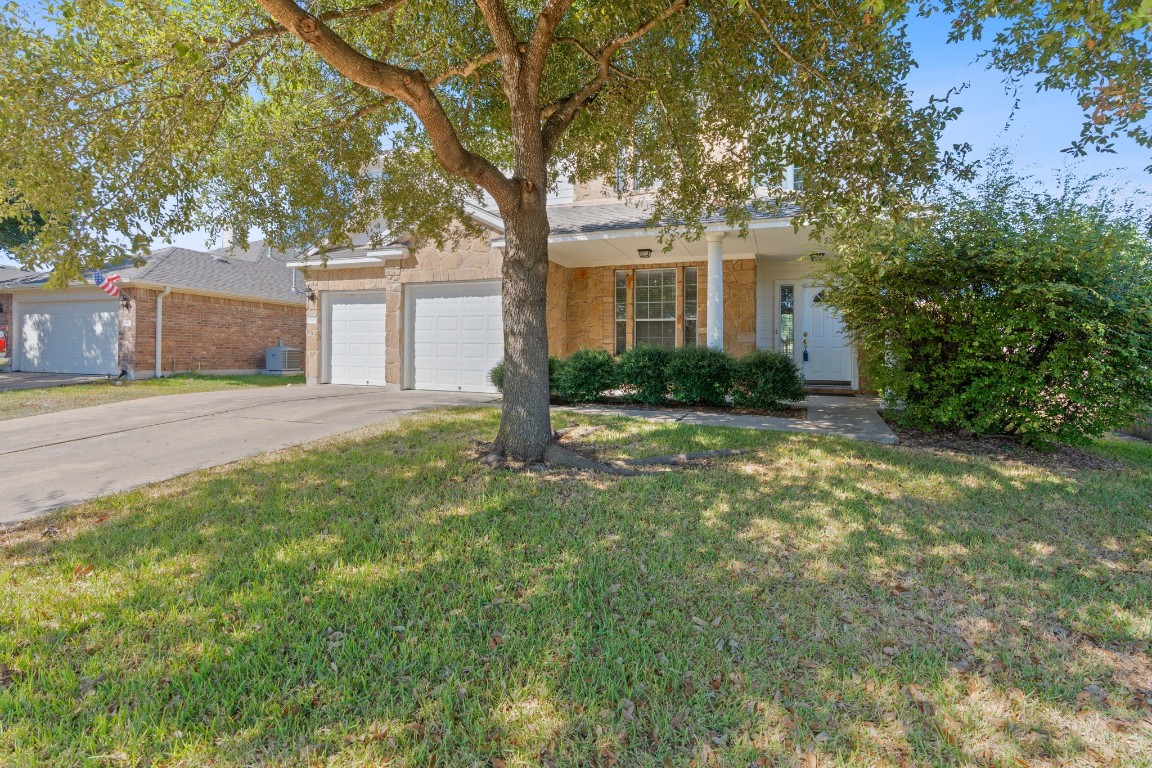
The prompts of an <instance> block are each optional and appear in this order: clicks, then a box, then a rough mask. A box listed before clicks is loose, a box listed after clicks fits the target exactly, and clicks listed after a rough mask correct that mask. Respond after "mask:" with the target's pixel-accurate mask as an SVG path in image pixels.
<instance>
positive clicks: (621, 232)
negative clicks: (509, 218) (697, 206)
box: [492, 219, 792, 248]
mask: <svg viewBox="0 0 1152 768" xmlns="http://www.w3.org/2000/svg"><path fill="white" fill-rule="evenodd" d="M791 226H792V220H791V219H758V220H756V221H750V222H748V229H749V231H751V230H754V229H779V228H781V227H791ZM656 231H657V230H656V228H653V227H644V228H637V229H610V230H606V231H603V232H578V233H576V234H571V235H552V236H551V237H549V238H548V242H549V243H583V242H589V241H593V240H616V239H617V238H625V237H645V236H648V237H650V236H652V235H653V234H655V232H656ZM733 231H735V230H734V229H733V228H732V227H730V226H728V225H727V224H709V225H708V226H706V227H704V232H705V233H708V232H733ZM505 242H506V241H505V240H504V238H497V239H493V240H492V247H493V248H503V247H504V245H505Z"/></svg>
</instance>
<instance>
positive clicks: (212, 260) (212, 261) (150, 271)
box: [0, 243, 304, 304]
mask: <svg viewBox="0 0 1152 768" xmlns="http://www.w3.org/2000/svg"><path fill="white" fill-rule="evenodd" d="M289 260H290V257H289V256H288V255H286V254H284V253H280V252H278V251H273V250H270V249H268V248H266V247H265V246H264V245H263V243H252V245H251V246H250V247H249V248H248V250H246V251H241V250H239V249H236V250H232V249H227V248H218V249H216V250H214V251H211V252H208V253H205V252H204V251H194V250H191V249H189V248H178V247H175V246H173V247H169V248H161V249H160V250H158V251H153V252H152V253H150V254H149V255H148V256H146V257H145V258H144V263H143V264H142V265H140V266H132V265H123V266H118V267H109V268H108V269H107V270H106V271H107V272H115V273H116V274H118V275H120V277H121V278H123V279H124V281H125V283H126V284H131V283H151V284H157V285H165V286H169V285H170V286H172V287H173V288H174V289H180V288H184V289H186V290H192V291H205V292H209V293H219V294H227V295H231V296H238V297H243V298H251V299H257V300H260V299H263V300H265V301H289V302H293V303H297V304H303V303H304V297H303V296H302V295H300V294H298V293H295V292H293V290H292V272H293V270H290V269H288V268H287V267H286V266H285V264H286V263H287V262H288V261H289ZM47 279H48V276H47V275H36V274H28V273H26V274H25V276H23V277H17V278H16V279H15V280H9V281H7V282H6V283H5V282H0V285H7V286H9V287H16V286H34V285H42V284H43V283H44V282H45V281H47Z"/></svg>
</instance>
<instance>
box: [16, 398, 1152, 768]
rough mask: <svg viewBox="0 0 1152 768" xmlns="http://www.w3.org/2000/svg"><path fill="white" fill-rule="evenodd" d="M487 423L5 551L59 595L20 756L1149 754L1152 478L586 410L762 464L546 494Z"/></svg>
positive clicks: (158, 501)
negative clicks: (488, 462) (499, 452)
mask: <svg viewBox="0 0 1152 768" xmlns="http://www.w3.org/2000/svg"><path fill="white" fill-rule="evenodd" d="M494 418H495V414H493V413H491V412H456V413H449V414H447V415H439V416H429V417H427V418H425V419H422V420H420V421H413V422H409V423H408V424H407V425H406V426H405V427H404V429H403V431H401V432H397V433H388V434H384V435H383V436H380V437H376V438H372V439H370V440H367V441H364V442H359V443H348V444H342V445H335V446H333V447H327V448H324V449H321V450H314V451H311V452H307V453H304V452H297V453H290V454H287V457H286V458H281V459H270V460H268V461H266V462H264V463H257V464H245V465H243V466H241V467H240V468H234V469H231V470H221V471H215V472H212V473H209V474H208V476H207V477H201V478H198V479H193V480H186V481H183V482H178V483H176V484H175V485H174V486H173V490H172V491H171V492H170V493H169V494H168V495H166V496H161V497H158V498H154V497H148V496H146V495H145V494H143V493H136V494H132V495H129V496H126V497H122V503H123V508H124V509H125V510H127V511H130V512H132V514H129V515H125V516H117V517H115V518H114V519H112V520H109V521H108V522H105V523H102V524H100V525H98V526H95V527H91V528H85V529H83V530H81V531H80V532H79V533H78V534H77V535H76V536H75V537H74V538H72V539H66V540H60V541H55V542H51V541H42V540H35V539H34V540H30V541H25V542H23V543H18V544H12V545H10V546H9V547H8V550H9V552H8V557H7V560H9V561H13V562H15V561H29V562H28V564H26V565H23V566H22V567H21V568H17V569H15V570H10V573H11V574H13V575H12V577H11V578H12V579H13V580H14V581H17V582H18V581H19V580H20V579H22V578H25V577H24V576H22V574H23V573H24V572H25V570H26V569H41V570H45V571H47V572H49V573H51V574H53V575H54V577H55V581H56V583H57V587H56V588H58V589H60V590H61V591H60V592H58V593H53V592H51V591H50V588H47V587H46V588H45V589H48V590H49V591H47V592H46V593H45V596H46V597H47V598H48V600H46V602H45V603H44V604H42V605H40V606H38V607H37V608H36V609H35V610H33V611H32V612H31V614H29V615H35V616H36V617H37V620H36V621H34V622H31V623H28V624H25V625H24V626H12V620H11V619H8V618H0V629H3V630H4V633H9V634H10V635H12V636H15V637H16V638H17V639H16V641H15V643H14V644H12V643H5V642H4V641H0V662H3V661H5V658H4V654H7V655H9V656H10V657H11V659H12V660H9V661H8V663H9V665H10V666H20V667H22V668H23V669H24V672H25V674H24V675H23V676H22V677H20V678H17V679H16V680H15V681H14V682H13V683H11V684H10V685H9V687H8V688H7V689H3V688H0V715H3V719H5V720H7V721H8V733H7V735H0V756H2V755H3V754H4V752H5V751H6V750H7V751H11V752H12V753H13V754H14V755H17V756H18V757H23V758H24V759H26V760H28V761H30V763H29V764H31V762H35V760H34V759H33V757H32V756H35V759H36V760H39V761H41V764H53V765H69V764H76V765H80V764H87V763H88V762H90V760H89V758H90V757H91V756H92V755H104V756H107V755H109V754H114V753H119V752H123V753H124V756H125V757H126V759H127V761H128V764H130V763H132V762H135V763H137V764H144V762H145V761H148V760H151V761H155V762H156V764H178V763H179V761H180V760H186V762H187V763H188V764H192V765H198V764H208V763H211V764H213V765H216V764H221V765H265V764H268V765H272V764H275V765H294V764H300V765H311V764H313V762H316V763H317V764H320V763H322V762H323V761H324V760H329V759H331V760H332V761H333V762H332V763H331V764H333V765H343V764H345V763H344V762H341V761H347V764H356V761H357V760H362V761H365V762H369V763H372V762H373V761H383V760H387V759H389V758H396V759H397V760H399V761H400V762H401V763H406V764H411V765H417V764H428V763H430V762H431V761H432V760H433V759H437V760H438V761H439V764H441V765H449V764H451V765H456V764H459V765H472V764H477V763H485V762H489V761H490V760H491V758H500V759H505V760H508V761H509V763H510V764H515V763H517V762H519V763H521V764H539V763H546V764H555V765H594V764H600V765H611V764H614V763H615V764H621V765H661V764H674V765H680V764H688V762H689V761H691V760H697V761H703V762H700V763H699V764H701V765H706V764H708V762H707V760H710V759H711V758H715V759H716V760H717V761H718V762H719V763H720V764H725V765H728V764H731V765H748V764H750V763H751V762H752V761H753V760H755V759H757V758H758V757H762V758H765V759H767V761H769V763H780V764H790V763H791V762H793V761H796V760H799V759H800V757H799V756H801V755H804V754H805V753H808V752H816V751H819V752H821V753H823V754H824V755H825V759H826V760H829V761H843V763H844V764H859V763H860V762H865V761H879V760H881V759H886V760H890V761H892V762H894V763H899V762H901V761H902V760H909V761H912V762H915V763H917V764H923V763H930V764H966V763H983V764H1001V763H1003V764H1018V763H1012V762H1011V761H1012V760H1014V759H1016V758H1020V759H1021V760H1025V761H1030V762H1031V764H1037V765H1039V764H1044V763H1047V762H1051V763H1055V761H1056V760H1057V759H1061V758H1062V759H1081V760H1086V761H1088V762H1094V761H1096V760H1097V757H1101V756H1103V755H1106V754H1107V753H1108V752H1109V751H1111V753H1112V754H1114V755H1116V756H1118V757H1119V758H1120V759H1121V761H1122V762H1123V760H1124V758H1125V756H1128V757H1131V758H1132V759H1134V760H1135V759H1137V757H1138V756H1139V755H1140V754H1141V751H1140V750H1143V749H1144V748H1145V747H1146V746H1147V745H1148V744H1149V743H1150V739H1149V733H1148V730H1147V729H1148V725H1147V724H1148V720H1147V719H1144V720H1141V719H1140V717H1141V712H1140V709H1139V708H1138V707H1135V706H1134V705H1133V703H1132V699H1133V696H1134V695H1137V694H1139V695H1142V696H1149V697H1152V689H1149V690H1145V689H1144V688H1142V687H1141V686H1144V685H1146V684H1147V685H1149V686H1150V687H1152V682H1150V681H1148V679H1147V674H1148V664H1147V656H1146V655H1145V654H1144V653H1143V650H1145V649H1146V646H1147V639H1148V634H1147V622H1148V607H1147V606H1148V605H1149V604H1150V603H1152V590H1150V587H1149V585H1148V582H1147V577H1146V574H1145V575H1141V574H1140V573H1139V564H1140V562H1141V560H1142V559H1143V560H1144V561H1145V562H1146V561H1147V558H1148V557H1149V534H1148V530H1147V527H1146V525H1143V527H1142V522H1141V520H1142V515H1143V521H1144V523H1146V516H1147V508H1146V506H1144V505H1145V504H1146V501H1145V499H1146V498H1147V494H1148V492H1149V489H1150V488H1152V478H1150V476H1149V475H1150V473H1149V472H1148V470H1147V469H1141V470H1132V471H1129V472H1125V473H1122V474H1116V475H1113V476H1110V478H1109V479H1108V480H1104V479H1102V478H1101V477H1100V476H1098V475H1095V474H1091V475H1088V474H1086V475H1084V476H1083V477H1082V478H1080V479H1074V478H1068V477H1062V476H1057V475H1051V474H1047V473H1044V472H1039V471H1035V470H1024V469H1021V468H1011V467H1002V466H995V465H992V464H988V463H984V462H980V461H964V460H949V459H942V458H936V457H922V456H918V455H915V454H909V453H906V452H901V451H898V450H893V449H889V448H885V447H882V446H873V445H866V444H860V443H850V442H847V441H828V440H823V439H820V438H810V437H799V436H784V435H778V434H767V433H755V434H746V433H739V435H733V434H731V433H720V434H719V435H718V434H717V433H716V432H712V431H708V430H701V429H695V430H693V429H683V428H680V429H677V428H675V427H670V426H664V425H662V426H651V425H649V426H644V427H640V426H636V424H635V423H634V422H623V421H621V420H603V419H600V420H594V419H582V421H599V422H602V423H607V424H608V425H609V427H608V429H607V430H605V433H606V436H604V437H601V438H600V439H601V440H602V441H604V444H605V445H607V444H608V442H609V441H611V440H613V439H622V438H623V437H624V436H623V435H622V433H621V431H622V430H626V429H632V430H641V431H646V433H645V434H644V435H642V436H641V437H640V438H636V439H635V442H636V445H641V444H644V445H647V446H650V447H652V448H653V451H654V452H662V451H665V450H687V449H691V448H694V447H699V448H710V447H715V442H716V441H717V440H727V441H728V442H729V443H731V442H733V441H734V442H736V443H738V444H742V445H748V446H759V447H760V448H761V449H762V451H761V453H760V454H759V456H757V457H756V458H749V459H748V460H747V461H746V460H745V458H746V457H740V458H738V459H736V460H735V461H733V462H731V463H727V464H719V465H717V467H716V468H714V469H708V470H700V471H687V472H671V473H665V474H660V475H657V476H651V477H642V478H630V479H607V478H600V477H572V476H569V475H544V476H527V475H524V474H512V473H499V472H497V473H493V472H489V471H486V470H482V469H480V468H479V467H477V466H476V465H473V464H470V463H468V462H465V461H463V460H461V459H460V455H461V453H462V451H463V450H464V449H465V448H466V447H467V444H468V443H467V439H468V438H469V437H471V436H473V435H476V434H484V433H486V432H488V431H489V430H490V429H491V428H492V426H493V420H494ZM566 418H567V417H566ZM625 424H628V426H627V427H625V426H624V425H625ZM1147 466H1148V465H1145V467H1147ZM725 470H727V471H725ZM3 564H5V563H4V561H3V560H0V565H3ZM86 564H90V565H92V566H93V567H94V568H95V572H94V574H93V575H92V576H91V577H89V578H88V579H87V580H84V579H81V580H79V581H76V582H67V583H66V584H65V585H64V586H63V587H59V586H58V584H59V580H60V578H61V577H63V578H64V579H65V580H67V579H68V578H69V574H71V573H72V572H73V569H74V568H75V567H78V566H82V565H86ZM49 581H52V579H49ZM54 596H55V597H54ZM0 617H2V614H0ZM5 625H7V626H5ZM4 633H0V634H4ZM14 662H15V663H14ZM100 675H105V676H106V678H104V679H101V678H99V676H100ZM81 678H88V679H89V680H98V682H97V684H96V685H95V691H94V692H93V693H92V694H91V695H89V696H82V695H78V694H77V690H78V688H80V687H83V686H87V685H88V684H87V683H84V682H83V681H82V680H81ZM1086 689H1087V690H1088V695H1087V696H1085V695H1084V692H1085V690H1086ZM67 713H70V714H67ZM1116 729H1120V730H1123V731H1125V732H1126V733H1127V736H1125V737H1118V736H1116V734H1115V731H1116ZM1124 738H1126V739H1128V741H1124V740H1123V739H1124ZM18 745H37V746H35V747H29V746H23V747H21V746H18ZM21 749H23V750H24V751H23V752H21V751H20V750H21ZM1125 750H1134V751H1131V752H1126V751H1125ZM1101 759H1103V757H1101ZM1140 759H1143V758H1140ZM165 761H167V762H165ZM113 762H115V761H113ZM825 764H830V763H825Z"/></svg>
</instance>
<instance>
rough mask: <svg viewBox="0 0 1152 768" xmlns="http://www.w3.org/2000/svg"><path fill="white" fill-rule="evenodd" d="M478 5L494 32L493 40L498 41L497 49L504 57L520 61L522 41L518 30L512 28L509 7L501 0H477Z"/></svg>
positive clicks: (489, 29)
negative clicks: (517, 35)
mask: <svg viewBox="0 0 1152 768" xmlns="http://www.w3.org/2000/svg"><path fill="white" fill-rule="evenodd" d="M476 7H478V8H479V9H480V13H481V14H482V15H483V16H484V22H485V23H486V24H487V25H488V31H489V32H491V33H492V40H493V41H494V42H495V43H496V50H498V51H500V54H501V55H502V56H504V57H511V58H512V59H515V60H516V61H517V62H519V61H520V41H519V40H517V39H516V31H515V30H514V29H512V22H511V21H509V19H508V9H506V8H505V7H504V3H503V2H501V0H476Z"/></svg>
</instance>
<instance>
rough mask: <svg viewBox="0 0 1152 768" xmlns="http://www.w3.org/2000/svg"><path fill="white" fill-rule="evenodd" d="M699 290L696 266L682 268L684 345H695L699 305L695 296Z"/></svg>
mask: <svg viewBox="0 0 1152 768" xmlns="http://www.w3.org/2000/svg"><path fill="white" fill-rule="evenodd" d="M699 290H700V278H699V272H698V270H697V269H696V267H685V268H684V346H686V347H694V346H696V318H697V317H698V312H699V307H698V305H697V297H698V295H699Z"/></svg>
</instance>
